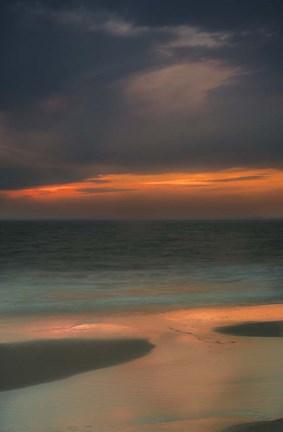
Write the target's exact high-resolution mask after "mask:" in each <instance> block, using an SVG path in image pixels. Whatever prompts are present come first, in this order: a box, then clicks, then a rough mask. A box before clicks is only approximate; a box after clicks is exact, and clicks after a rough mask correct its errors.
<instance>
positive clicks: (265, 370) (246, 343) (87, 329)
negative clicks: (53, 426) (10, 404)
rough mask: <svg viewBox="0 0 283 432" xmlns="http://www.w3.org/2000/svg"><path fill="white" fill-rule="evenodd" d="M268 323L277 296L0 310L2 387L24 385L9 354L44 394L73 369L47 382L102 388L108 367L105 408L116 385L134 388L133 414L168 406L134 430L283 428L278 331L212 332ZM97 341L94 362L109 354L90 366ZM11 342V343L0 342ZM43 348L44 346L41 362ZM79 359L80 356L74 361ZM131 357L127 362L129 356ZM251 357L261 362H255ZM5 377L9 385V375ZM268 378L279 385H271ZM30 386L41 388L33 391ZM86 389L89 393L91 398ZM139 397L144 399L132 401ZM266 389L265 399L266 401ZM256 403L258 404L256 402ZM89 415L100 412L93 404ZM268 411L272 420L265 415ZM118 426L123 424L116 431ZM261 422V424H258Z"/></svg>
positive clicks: (281, 309)
mask: <svg viewBox="0 0 283 432" xmlns="http://www.w3.org/2000/svg"><path fill="white" fill-rule="evenodd" d="M270 321H272V322H274V321H279V322H280V325H281V322H282V326H283V305H282V304H269V305H252V306H250V305H249V306H243V305H240V306H239V305H238V306H218V307H206V308H203V307H202V308H186V309H181V310H180V309H178V310H174V311H169V312H168V311H167V312H164V311H163V312H156V313H147V311H146V310H144V311H143V312H140V313H134V314H129V313H128V311H124V313H123V314H120V315H117V314H114V315H112V314H104V315H99V316H98V315H97V314H82V315H80V314H69V315H68V316H66V315H64V316H53V315H52V316H39V317H30V318H28V317H25V318H24V319H22V318H20V317H18V318H16V319H11V318H10V319H8V320H7V318H5V317H4V318H1V319H0V324H1V339H0V341H1V344H0V357H1V358H2V362H4V364H6V365H7V368H8V369H9V368H10V371H8V372H9V373H8V374H7V377H5V379H6V384H5V385H6V386H10V389H12V388H14V389H16V388H19V389H20V388H22V387H25V385H22V384H20V382H22V383H23V381H21V380H23V377H22V375H23V373H22V372H20V373H18V375H17V374H15V373H14V372H15V367H16V366H17V365H16V361H18V359H19V358H20V357H21V358H24V359H25V360H24V365H25V366H24V367H23V368H22V370H25V371H27V373H25V374H24V375H26V376H27V378H24V379H26V380H28V381H29V382H28V384H27V385H30V386H33V385H34V384H44V383H47V382H49V383H50V386H51V387H50V391H51V392H52V388H53V386H52V382H51V381H54V380H59V379H63V378H68V377H72V376H73V375H78V374H81V375H80V376H78V377H77V378H76V379H72V380H64V382H63V381H62V384H60V385H59V387H58V386H56V384H55V385H54V386H55V387H54V388H60V387H61V386H62V388H64V387H65V386H67V388H74V389H75V388H76V387H75V384H76V383H79V382H82V383H84V382H85V383H86V384H84V385H85V386H87V387H84V386H83V387H82V388H83V389H84V391H85V392H88V391H91V387H88V384H87V383H88V380H91V382H92V386H93V388H96V386H98V389H97V391H98V392H99V391H100V393H101V395H104V387H105V382H108V381H107V380H108V376H107V375H109V380H111V381H109V383H108V386H111V388H112V380H114V381H113V382H116V383H118V384H117V385H116V384H115V385H116V388H115V390H111V391H112V392H113V391H114V395H113V396H112V395H111V397H113V398H114V399H113V404H114V405H113V406H115V401H116V403H119V402H118V401H119V400H120V399H121V397H122V396H121V394H123V397H126V396H125V394H124V393H121V392H123V390H122V389H123V387H124V385H125V386H126V388H127V389H128V391H129V394H134V395H135V397H134V398H133V399H132V398H131V397H130V398H129V400H128V399H126V400H127V403H128V408H127V409H128V410H129V411H130V410H131V409H134V412H135V413H136V414H135V415H137V418H138V416H139V415H140V416H141V418H143V415H144V416H145V418H147V415H148V414H147V411H146V410H148V411H149V412H150V410H153V412H155V410H157V412H158V410H159V409H160V412H161V413H162V415H164V418H165V419H166V415H167V411H168V415H169V414H170V412H171V411H172V414H170V415H172V419H174V418H175V419H176V420H172V421H168V422H167V421H165V420H164V421H163V420H161V419H162V415H161V418H160V422H159V423H158V424H155V423H154V422H153V423H150V424H148V425H147V426H144V428H143V429H142V430H145V431H148V432H153V431H154V432H155V431H156V432H157V431H159V430H160V431H161V430H164V431H165V430H168V431H169V430H172V429H170V427H172V426H174V430H176V431H182V432H184V431H185V430H188V429H189V430H190V431H191V432H234V431H235V432H238V431H239V432H262V431H264V432H265V430H268V431H270V432H273V431H274V432H278V431H279V430H282V428H283V426H282V423H281V420H280V407H279V405H278V404H279V402H278V401H281V400H282V398H281V390H280V389H281V388H282V386H280V383H281V382H283V375H282V374H281V372H280V371H281V365H280V361H279V360H280V358H282V355H283V348H282V349H281V347H280V345H281V344H280V341H279V340H278V337H277V339H276V338H275V337H272V334H271V337H270V334H268V335H267V337H266V336H265V337H254V335H248V334H247V335H245V334H241V335H235V333H233V331H232V333H229V334H227V333H226V334H225V333H221V332H219V331H217V330H219V327H223V326H226V327H227V328H230V327H232V326H239V325H240V326H241V325H242V324H248V325H250V324H252V325H256V326H257V325H258V324H257V323H261V328H262V327H263V328H264V327H265V323H269V322H270ZM266 325H267V326H268V325H269V324H266ZM282 328H283V327H282ZM271 330H272V329H271ZM269 331H270V329H269ZM259 336H261V335H259ZM141 341H142V342H141ZM113 342H114V345H113ZM100 344H102V345H103V344H105V355H104V360H103V359H102V363H103V362H104V361H105V362H106V363H107V362H108V365H106V366H103V365H102V366H99V364H98V363H96V365H97V366H95V365H94V363H95V362H97V361H98V360H97V357H96V356H97V348H98V347H99V346H101V345H100ZM115 344H116V347H117V350H116V349H115V348H114V351H113V347H114V346H115ZM11 345H14V346H15V348H14V349H7V346H11ZM153 346H154V349H152V348H153ZM72 347H73V348H72ZM36 350H38V351H37V352H39V353H41V354H38V355H39V357H38V356H37V355H35V353H36ZM72 350H74V351H72ZM31 351H32V354H31ZM125 351H128V353H125ZM44 352H45V353H49V354H48V356H49V358H50V359H51V360H50V361H49V362H47V361H46V358H47V357H46V355H45V356H44V355H43V353H44ZM73 352H75V355H74V354H72V353H73ZM147 354H149V355H147ZM5 355H6V356H7V357H6V359H5V358H4V357H5ZM60 356H63V357H62V359H63V361H61V363H60V362H59V363H60V364H58V362H57V359H58V358H59V357H60ZM30 358H31V360H32V361H31V362H30V360H29V359H30ZM70 358H71V364H72V367H71V369H72V368H73V369H72V370H71V371H69V372H68V371H66V370H65V366H64V365H65V360H66V359H67V360H68V359H70ZM81 358H83V359H84V361H83V363H81ZM54 359H55V363H54ZM64 359H65V360H64ZM134 359H136V361H134V362H131V361H130V360H134ZM255 359H259V360H260V361H256V362H255ZM89 361H90V362H89ZM52 362H53V363H54V364H53V366H52V367H51V371H50V369H49V371H48V370H46V365H47V366H48V365H49V363H52ZM84 362H85V363H84ZM126 362H129V363H127V364H125V363H126ZM90 363H91V364H90ZM123 363H124V366H123V367H122V364H123ZM104 364H105V363H104ZM114 365H117V366H119V367H117V368H116V367H115V368H112V367H111V368H109V370H108V371H107V374H105V373H104V372H103V368H104V367H107V366H114ZM120 366H121V367H120ZM48 367H49V366H48ZM13 368H14V369H13ZM52 368H53V369H52ZM95 369H97V372H95V371H94V370H95ZM35 371H36V373H37V374H38V375H37V378H36V380H37V382H35V381H36V380H35V381H34V378H31V376H32V375H33V374H34V372H35ZM92 371H94V372H95V373H93V374H92V373H91V374H90V375H87V376H84V374H83V372H92ZM9 374H10V375H9ZM19 374H20V375H19ZM21 374H22V375H21ZM8 375H9V376H8ZM12 376H13V379H14V380H15V381H14V384H13V385H14V387H11V383H9V382H8V381H9V380H10V379H11V377H12ZM102 376H103V379H102V378H101V377H102ZM273 383H276V385H278V387H275V390H276V391H274V385H275V384H273ZM2 384H3V383H2ZM19 384H20V385H19ZM73 385H74V387H72V386H73ZM119 386H120V387H119ZM36 387H37V388H39V386H37V385H36V386H35V387H30V389H31V391H32V392H33V390H32V389H33V388H36ZM80 388H81V387H80ZM106 388H107V386H106ZM135 389H137V390H135ZM0 390H1V388H0ZM2 390H3V388H2ZM6 390H7V389H6ZM42 390H43V388H42ZM38 391H39V392H41V389H40V388H39V390H38ZM135 391H137V393H135ZM249 392H251V393H250V394H249ZM276 392H279V393H278V394H277V393H276ZM20 393H21V392H20V391H19V392H18V394H19V395H20ZM0 394H4V392H3V393H2V392H0ZM40 394H41V393H40ZM42 394H43V395H44V394H45V392H44V391H43V393H42ZM116 394H117V399H115V397H116V396H115V395H116ZM235 394H236V395H239V397H238V396H237V397H236V396H235ZM144 395H146V399H144V397H145V396H144ZM109 396H110V395H109V393H107V392H106V393H105V395H104V396H103V397H105V403H106V401H107V400H108V397H109ZM42 397H44V396H42ZM72 397H73V398H74V400H76V397H77V396H75V394H74V395H73V396H72ZM92 397H93V395H92V393H90V395H89V401H90V402H91V400H92ZM140 397H142V399H141V400H142V401H143V402H140V400H139V398H140ZM269 397H271V398H272V397H273V398H274V399H271V400H270V401H269V400H268V398H269ZM147 398H148V399H147ZM152 398H153V399H152ZM188 398H189V399H188ZM258 398H259V399H258ZM147 400H148V402H147ZM135 401H136V402H135ZM135 403H136V405H135ZM147 403H148V404H149V405H147ZM143 404H145V408H144V409H145V413H143ZM107 406H108V405H106V407H107ZM130 407H132V408H130ZM257 407H259V408H258V411H257V410H256V409H255V408H257ZM93 409H95V410H96V409H98V408H95V402H94V405H93V406H91V407H90V410H91V412H92V410H93ZM97 415H101V416H102V417H103V415H102V413H100V412H97ZM113 415H114V414H113ZM129 415H130V414H129ZM125 418H126V417H125ZM129 418H131V417H129ZM133 418H134V419H135V417H133ZM273 418H278V420H276V421H272V420H271V419H273ZM265 419H270V421H269V423H264V422H263V420H265ZM93 421H94V420H93ZM102 421H103V420H101V422H102ZM113 421H114V420H113ZM126 421H127V420H125V422H126ZM129 421H130V420H129ZM131 421H134V420H131ZM101 424H102V423H101ZM126 425H127V423H125V424H124V423H123V427H124V429H125V430H127V429H126ZM269 426H270V427H269ZM263 427H265V428H268V429H265V430H264V429H262V428H263ZM227 428H228V429H227ZM276 428H277V429H276ZM280 428H281V429H280ZM78 430H80V429H78ZM101 430H104V429H103V428H102V429H101ZM133 431H134V432H141V429H140V428H139V427H138V426H136V428H134V429H133Z"/></svg>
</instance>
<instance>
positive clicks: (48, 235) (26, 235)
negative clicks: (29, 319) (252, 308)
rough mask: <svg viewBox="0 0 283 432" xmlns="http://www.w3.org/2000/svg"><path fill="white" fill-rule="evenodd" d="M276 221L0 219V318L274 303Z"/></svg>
mask: <svg viewBox="0 0 283 432" xmlns="http://www.w3.org/2000/svg"><path fill="white" fill-rule="evenodd" d="M282 246H283V220H282V219H281V220H280V219H277V220H241V221H236V220H235V221H234V220H232V221H230V220H229V221H212V220H211V221H152V222H151V221H142V222H138V221H135V222H126V221H86V220H84V221H1V222H0V313H1V314H2V316H3V315H5V314H8V315H21V314H24V315H27V314H41V313H43V314H44V313H47V314H52V313H54V314H58V313H74V312H79V313H81V312H105V311H119V310H138V309H141V308H142V309H143V310H144V309H145V308H146V309H151V308H156V307H158V308H161V309H168V308H179V307H182V308H183V307H197V306H210V305H212V306H215V305H222V304H254V303H277V302H281V301H282V300H283V284H282V281H283V247H282Z"/></svg>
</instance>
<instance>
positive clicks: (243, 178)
mask: <svg viewBox="0 0 283 432" xmlns="http://www.w3.org/2000/svg"><path fill="white" fill-rule="evenodd" d="M266 177H268V176H267V175H266V174H259V175H251V176H241V177H226V178H222V179H209V180H207V181H208V182H209V183H230V182H235V181H236V182H238V181H250V180H261V179H263V178H266Z"/></svg>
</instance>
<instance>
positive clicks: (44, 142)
mask: <svg viewBox="0 0 283 432" xmlns="http://www.w3.org/2000/svg"><path fill="white" fill-rule="evenodd" d="M282 7H283V5H282V2H281V1H277V0H268V1H267V0H266V1H265V0H246V1H245V2H239V1H238V0H215V1H213V2H211V1H210V0H209V1H208V0H206V1H205V0H200V1H199V2H195V1H189V0H176V2H172V1H169V0H168V1H167V0H162V1H161V0H155V1H154V2H153V1H152V0H137V1H134V2H133V1H132V0H119V1H117V0H115V1H114V0H95V1H87V0H81V1H60V2H57V1H53V0H49V1H48V0H42V1H39V2H34V1H28V0H27V1H15V2H13V1H3V2H1V6H0V8H1V10H0V32H1V37H0V55H1V63H2V67H1V69H0V139H1V147H0V189H2V190H11V189H20V188H23V187H32V186H38V185H46V184H57V183H67V182H71V181H78V180H83V179H84V178H90V177H94V178H96V176H97V180H96V179H95V180H94V182H95V183H100V182H102V181H101V180H99V175H100V174H104V175H105V174H108V173H119V172H131V173H141V172H143V173H150V172H166V171H178V170H180V171H181V170H182V171H197V170H216V169H225V168H233V167H249V168H253V167H255V168H272V167H274V168H282V160H283V158H282V156H283V154H282V153H283V150H282V148H283V147H282V136H283V126H282V121H281V116H282V109H283V98H282V95H283V87H282V82H283V81H282V73H283V70H282V68H283V63H282V62H281V61H280V58H281V52H282V31H281V28H282V23H281V19H282V16H283V14H282ZM254 179H255V178H254ZM239 180H240V179H238V180H237V181H239ZM244 180H248V179H244V178H243V179H242V181H244ZM223 181H224V180H223ZM226 181H230V180H226ZM231 181H234V180H231ZM94 189H95V188H94Z"/></svg>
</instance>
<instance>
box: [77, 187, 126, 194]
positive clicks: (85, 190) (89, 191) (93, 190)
mask: <svg viewBox="0 0 283 432" xmlns="http://www.w3.org/2000/svg"><path fill="white" fill-rule="evenodd" d="M132 190H134V189H129V188H115V187H103V188H99V187H96V188H95V187H87V188H78V189H76V192H80V193H84V194H97V193H113V192H129V191H132Z"/></svg>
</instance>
